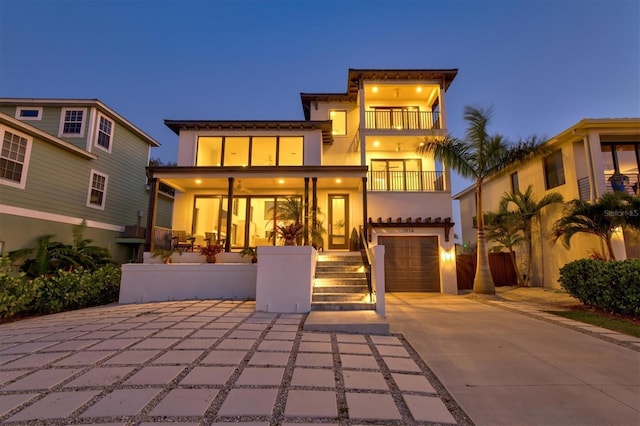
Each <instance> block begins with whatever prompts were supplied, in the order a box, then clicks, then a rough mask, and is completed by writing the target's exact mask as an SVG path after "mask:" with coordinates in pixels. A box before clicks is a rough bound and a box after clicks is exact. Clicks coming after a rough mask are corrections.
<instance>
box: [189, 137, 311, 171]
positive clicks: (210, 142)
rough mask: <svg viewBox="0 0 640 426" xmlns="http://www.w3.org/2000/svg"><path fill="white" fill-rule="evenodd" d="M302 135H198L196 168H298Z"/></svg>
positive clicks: (300, 162) (302, 144)
mask: <svg viewBox="0 0 640 426" xmlns="http://www.w3.org/2000/svg"><path fill="white" fill-rule="evenodd" d="M303 163H304V138H303V137H301V136H288V137H284V136H252V137H250V136H225V137H217V136H216V137H214V136H201V137H199V138H198V148H197V154H196V166H240V167H244V166H301V165H303Z"/></svg>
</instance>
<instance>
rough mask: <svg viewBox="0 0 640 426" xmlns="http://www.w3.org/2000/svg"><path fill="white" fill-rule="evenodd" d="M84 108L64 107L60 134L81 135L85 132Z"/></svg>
mask: <svg viewBox="0 0 640 426" xmlns="http://www.w3.org/2000/svg"><path fill="white" fill-rule="evenodd" d="M85 112H86V110H84V109H73V108H63V109H62V118H61V119H60V131H59V135H58V136H70V137H81V136H82V135H83V134H84V118H85V115H86V114H85Z"/></svg>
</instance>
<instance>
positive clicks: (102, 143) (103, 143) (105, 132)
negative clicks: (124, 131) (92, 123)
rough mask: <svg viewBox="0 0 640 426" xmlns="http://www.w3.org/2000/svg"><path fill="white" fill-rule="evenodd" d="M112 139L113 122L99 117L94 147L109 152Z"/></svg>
mask: <svg viewBox="0 0 640 426" xmlns="http://www.w3.org/2000/svg"><path fill="white" fill-rule="evenodd" d="M112 138H113V121H111V120H109V119H107V118H106V117H104V116H102V115H101V116H100V119H99V120H98V134H97V137H96V145H98V146H99V147H102V148H104V149H106V150H107V151H109V152H111V140H112Z"/></svg>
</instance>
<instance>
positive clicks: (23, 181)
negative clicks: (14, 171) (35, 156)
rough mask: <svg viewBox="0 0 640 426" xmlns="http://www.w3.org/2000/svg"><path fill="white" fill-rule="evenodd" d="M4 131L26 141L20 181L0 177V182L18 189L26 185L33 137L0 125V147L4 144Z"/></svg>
mask: <svg viewBox="0 0 640 426" xmlns="http://www.w3.org/2000/svg"><path fill="white" fill-rule="evenodd" d="M5 132H11V133H13V134H14V135H16V136H19V137H21V138H23V139H25V140H26V141H27V148H26V150H25V153H24V163H22V174H21V176H20V182H16V181H15V180H11V179H5V178H2V177H0V184H2V185H6V186H12V187H14V188H18V189H25V187H26V186H27V174H28V173H29V163H30V162H31V147H32V146H33V138H31V137H30V136H29V135H27V134H24V133H22V132H17V131H15V130H14V129H13V128H9V127H6V126H2V125H0V138H1V139H0V148H1V147H2V145H3V144H4V134H5ZM9 161H11V160H9Z"/></svg>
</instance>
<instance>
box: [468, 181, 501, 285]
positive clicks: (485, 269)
mask: <svg viewBox="0 0 640 426" xmlns="http://www.w3.org/2000/svg"><path fill="white" fill-rule="evenodd" d="M476 196H477V197H478V198H477V205H478V209H477V212H476V214H477V216H476V217H477V221H478V244H477V251H478V259H477V266H476V277H475V279H474V280H473V292H474V293H477V294H496V287H495V285H494V284H493V278H492V277H491V269H489V254H488V253H487V242H486V239H485V236H484V216H483V214H482V178H480V179H478V181H477V183H476Z"/></svg>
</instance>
